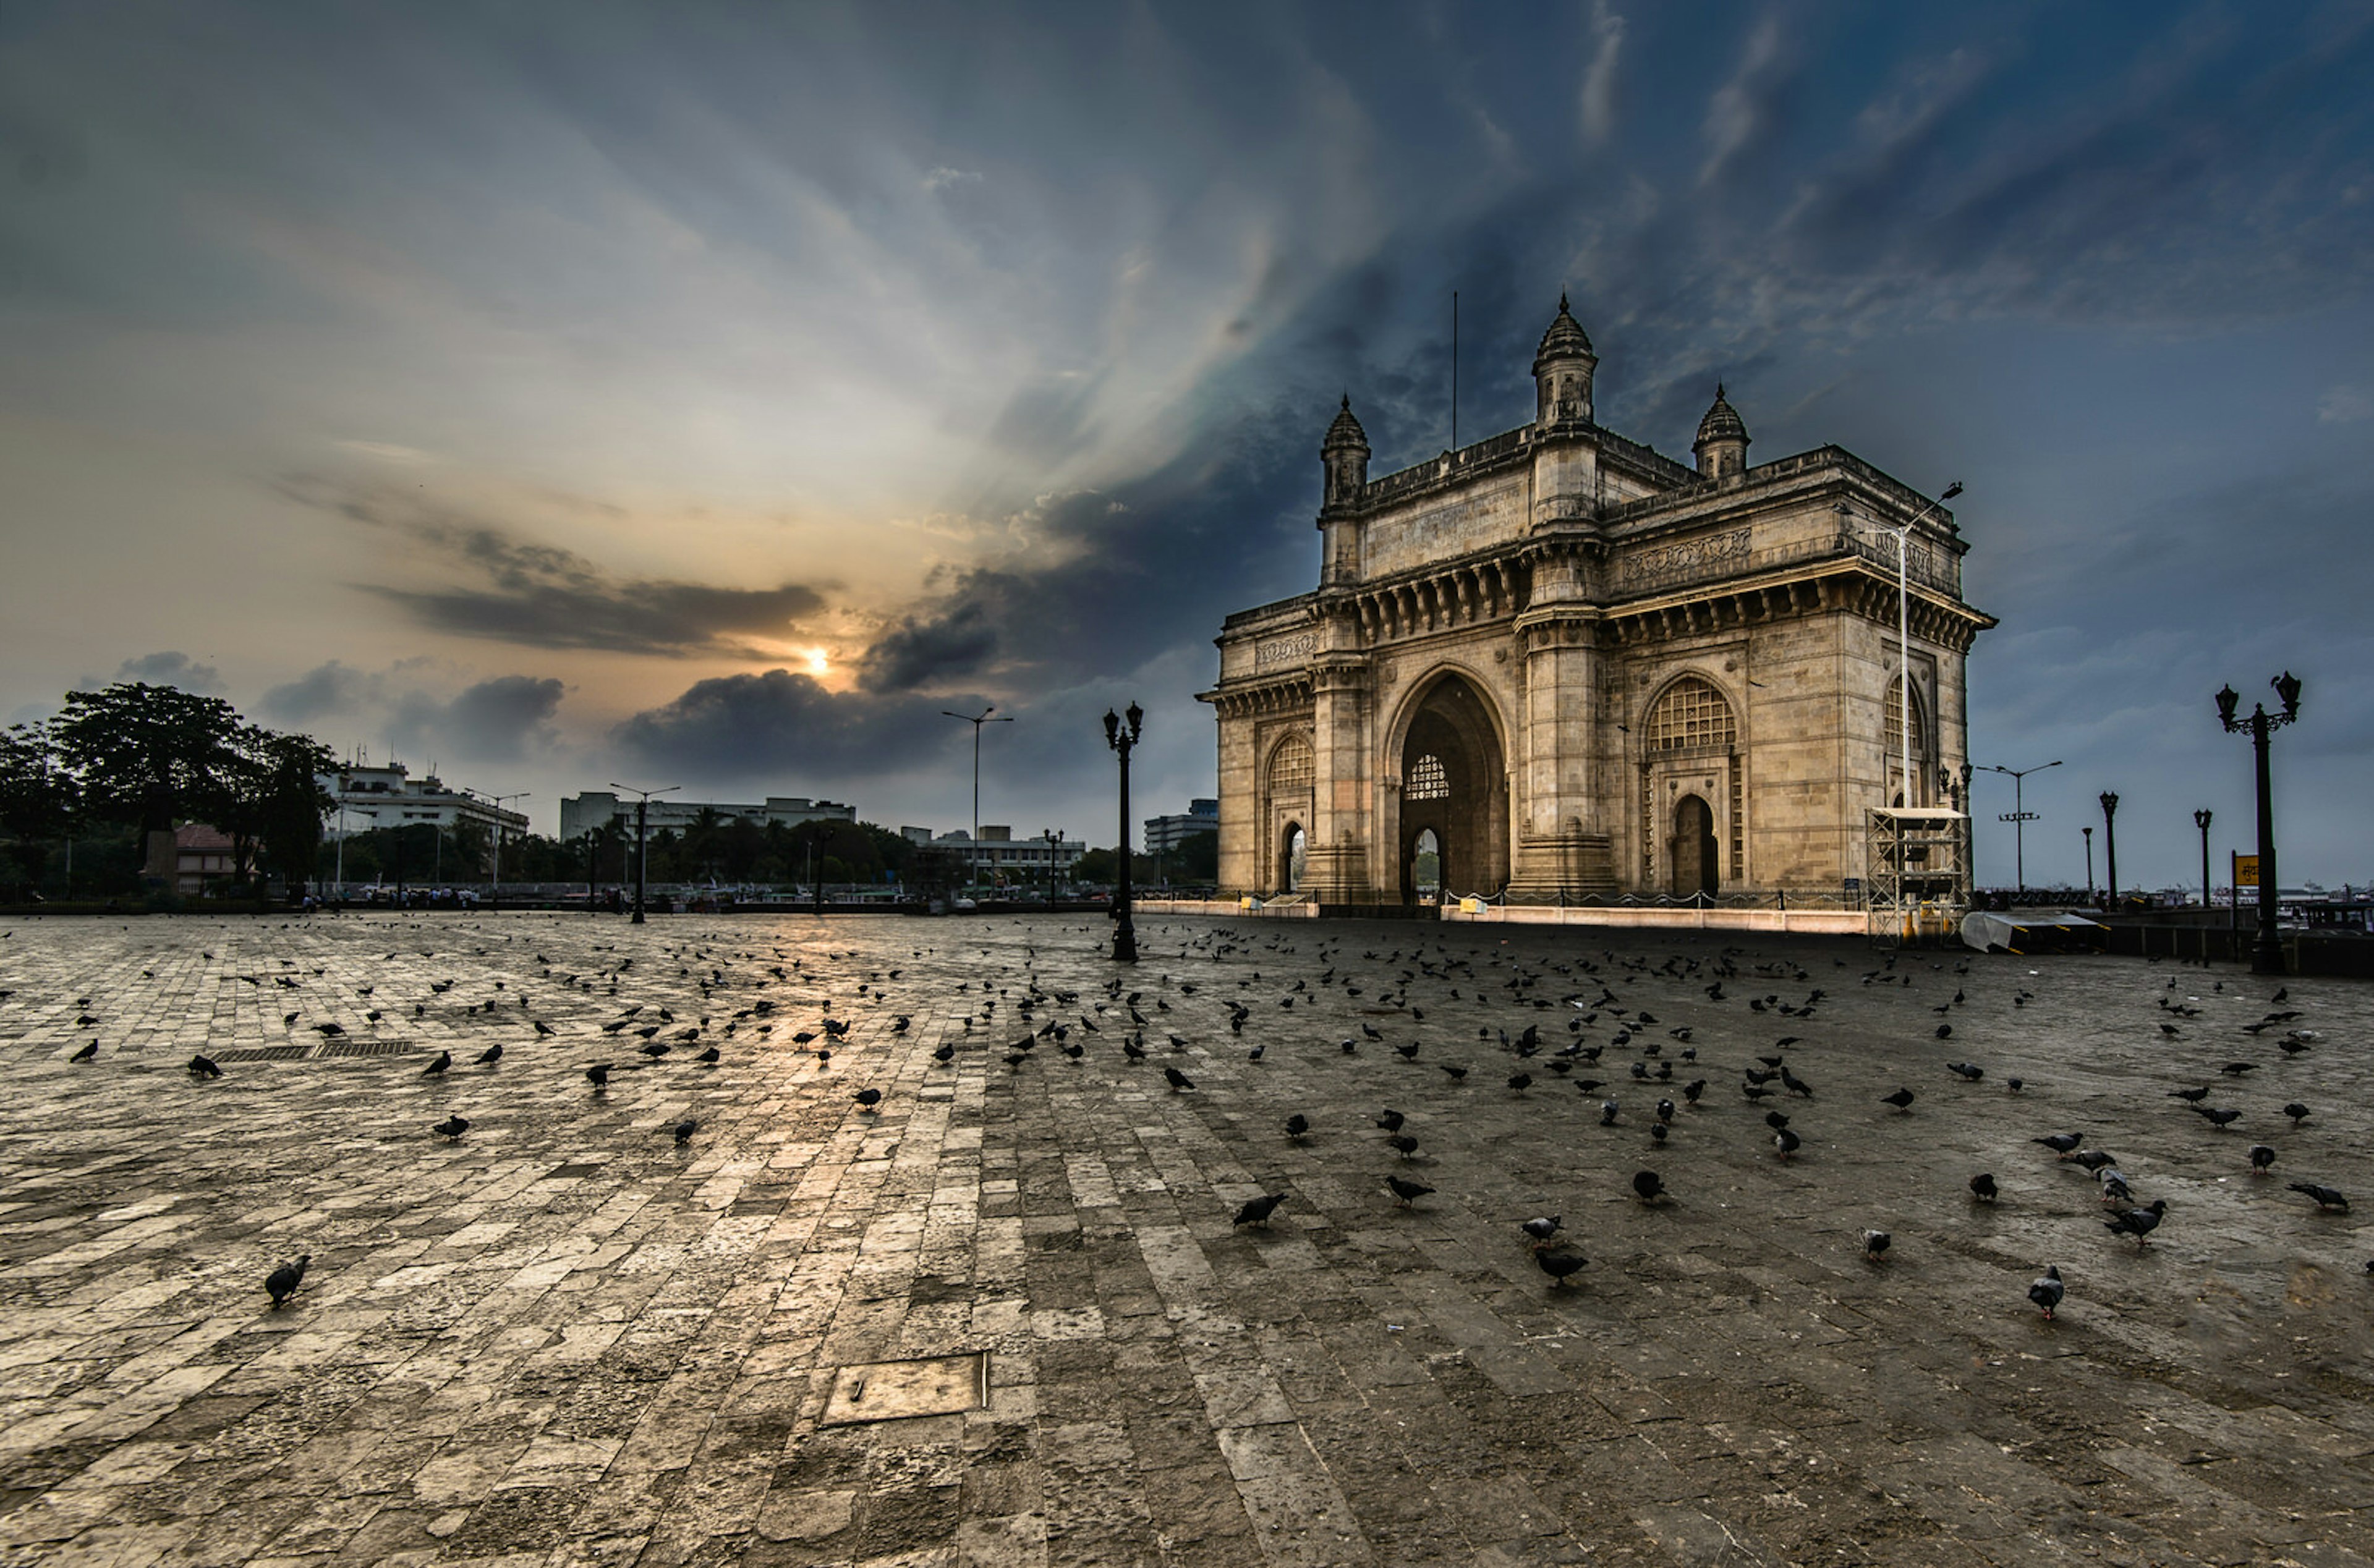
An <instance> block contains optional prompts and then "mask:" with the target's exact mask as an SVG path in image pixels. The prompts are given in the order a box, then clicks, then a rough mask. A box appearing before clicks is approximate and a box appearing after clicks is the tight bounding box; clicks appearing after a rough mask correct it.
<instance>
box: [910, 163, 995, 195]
mask: <svg viewBox="0 0 2374 1568" xmlns="http://www.w3.org/2000/svg"><path fill="white" fill-rule="evenodd" d="M980 183H981V175H980V174H979V173H978V172H977V171H976V170H970V169H950V168H948V167H947V166H946V164H943V165H941V166H940V167H939V168H937V169H934V170H932V171H931V172H930V173H929V174H926V175H924V176H923V189H924V190H926V191H931V192H934V193H937V192H941V191H945V190H946V189H948V188H949V187H950V186H952V185H978V184H980Z"/></svg>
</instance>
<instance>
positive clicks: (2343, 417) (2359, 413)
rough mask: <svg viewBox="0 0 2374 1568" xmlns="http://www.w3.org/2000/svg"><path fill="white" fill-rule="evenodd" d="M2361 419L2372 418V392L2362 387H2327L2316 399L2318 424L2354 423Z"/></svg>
mask: <svg viewBox="0 0 2374 1568" xmlns="http://www.w3.org/2000/svg"><path fill="white" fill-rule="evenodd" d="M2361 419H2374V392H2368V391H2367V390H2366V389H2365V388H2364V387H2353V386H2338V387H2328V388H2326V389H2325V393H2324V395H2323V396H2322V397H2321V398H2319V399H2317V400H2316V420H2317V423H2318V424H2320V425H2355V424H2356V423H2357V422H2358V421H2359V420H2361Z"/></svg>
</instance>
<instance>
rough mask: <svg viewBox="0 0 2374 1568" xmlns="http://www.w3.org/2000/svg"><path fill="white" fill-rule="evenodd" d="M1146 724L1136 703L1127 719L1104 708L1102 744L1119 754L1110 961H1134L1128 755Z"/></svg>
mask: <svg viewBox="0 0 2374 1568" xmlns="http://www.w3.org/2000/svg"><path fill="white" fill-rule="evenodd" d="M1145 726H1146V711H1145V709H1143V708H1139V707H1138V706H1137V704H1135V703H1134V702H1133V703H1131V704H1130V705H1129V722H1128V723H1126V724H1123V723H1122V716H1121V715H1120V714H1117V713H1115V712H1114V711H1113V710H1112V709H1111V708H1107V709H1105V744H1107V745H1109V746H1111V747H1112V749H1113V750H1114V751H1116V752H1118V753H1119V754H1120V755H1121V849H1120V852H1119V855H1118V857H1117V858H1118V859H1119V860H1120V861H1121V875H1120V880H1119V882H1118V883H1117V884H1116V885H1115V887H1114V889H1113V919H1114V921H1115V922H1116V924H1115V925H1114V927H1113V951H1112V955H1113V962H1114V963H1116V964H1134V963H1136V962H1137V928H1136V927H1135V926H1134V925H1132V924H1131V923H1130V919H1129V754H1130V751H1131V749H1132V748H1133V747H1134V746H1135V745H1136V744H1137V738H1138V735H1139V733H1140V732H1141V731H1143V730H1144V729H1145Z"/></svg>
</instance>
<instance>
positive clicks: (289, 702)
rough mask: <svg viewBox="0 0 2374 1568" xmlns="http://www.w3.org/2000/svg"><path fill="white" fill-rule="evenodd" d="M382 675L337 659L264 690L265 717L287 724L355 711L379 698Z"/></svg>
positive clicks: (263, 705) (302, 722) (309, 721)
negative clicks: (367, 672)
mask: <svg viewBox="0 0 2374 1568" xmlns="http://www.w3.org/2000/svg"><path fill="white" fill-rule="evenodd" d="M378 687H379V681H378V677H376V676H372V675H368V674H365V673H363V672H362V671H360V670H358V669H355V668H354V667H353V666H351V665H347V664H341V663H340V662H338V661H336V660H335V659H333V660H331V661H329V662H328V663H326V664H321V665H316V666H315V667H314V668H312V669H311V670H308V671H306V672H305V673H303V674H301V675H300V676H298V677H297V678H296V679H295V680H293V681H289V682H287V683H285V684H283V685H276V686H274V687H272V688H271V689H270V690H268V691H266V692H265V693H264V698H263V702H262V704H261V706H262V708H263V709H264V715H265V717H267V718H270V719H275V720H279V721H280V722H282V723H284V724H310V723H311V722H313V721H314V720H319V719H325V718H331V717H335V716H337V715H343V714H349V713H353V712H354V711H356V710H357V709H358V708H361V707H362V706H363V704H365V703H366V702H374V701H376V700H378V696H379V692H378Z"/></svg>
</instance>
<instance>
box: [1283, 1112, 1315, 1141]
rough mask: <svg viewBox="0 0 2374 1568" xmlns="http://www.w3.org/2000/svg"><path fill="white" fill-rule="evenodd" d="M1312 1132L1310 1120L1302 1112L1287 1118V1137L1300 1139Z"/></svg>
mask: <svg viewBox="0 0 2374 1568" xmlns="http://www.w3.org/2000/svg"><path fill="white" fill-rule="evenodd" d="M1309 1131H1310V1117H1307V1116H1304V1115H1303V1114H1302V1113H1301V1112H1300V1111H1297V1112H1295V1113H1294V1115H1292V1116H1290V1117H1287V1118H1286V1135H1287V1137H1288V1138H1300V1137H1302V1136H1303V1135H1304V1134H1305V1133H1307V1132H1309Z"/></svg>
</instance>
